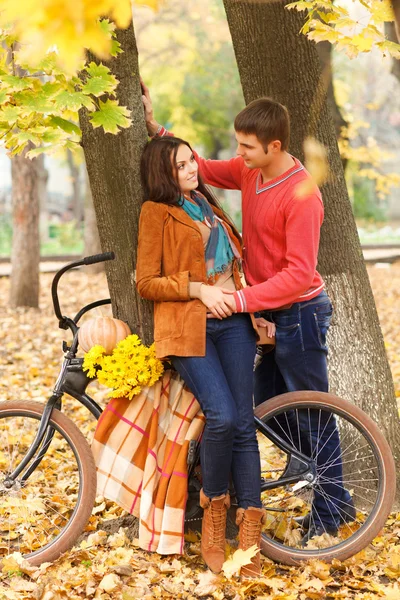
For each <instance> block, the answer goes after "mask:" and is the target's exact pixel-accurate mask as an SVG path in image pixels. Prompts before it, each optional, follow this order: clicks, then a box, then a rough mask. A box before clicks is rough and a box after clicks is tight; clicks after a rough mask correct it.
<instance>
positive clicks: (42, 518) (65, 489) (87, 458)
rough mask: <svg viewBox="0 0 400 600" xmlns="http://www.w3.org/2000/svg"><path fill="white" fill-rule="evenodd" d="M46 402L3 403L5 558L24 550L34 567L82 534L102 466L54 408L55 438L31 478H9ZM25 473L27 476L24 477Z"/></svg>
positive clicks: (0, 504) (0, 453) (0, 457)
mask: <svg viewBox="0 0 400 600" xmlns="http://www.w3.org/2000/svg"><path fill="white" fill-rule="evenodd" d="M43 410H44V404H39V403H38V402H30V401H15V402H1V403H0V540H1V542H0V560H1V558H2V557H4V556H6V555H7V554H11V553H12V552H20V553H21V554H22V555H23V557H24V558H25V559H26V560H28V561H29V562H30V563H31V564H32V565H40V564H41V563H42V562H48V561H49V562H51V561H53V560H55V559H56V558H58V557H59V556H60V554H62V553H63V552H65V551H66V550H68V549H69V548H70V547H71V546H72V545H73V544H74V542H75V541H76V539H77V538H78V537H79V535H80V534H81V533H82V531H83V529H84V527H85V525H86V523H87V521H88V519H89V517H90V514H91V512H92V508H93V505H94V500H95V496H96V467H95V464H94V460H93V456H92V453H91V450H90V447H89V445H88V443H87V442H86V440H85V438H84V437H83V435H82V434H81V432H80V431H79V429H78V428H77V427H76V425H74V423H73V422H72V421H70V419H68V418H67V417H66V416H65V415H63V414H62V413H61V412H60V411H58V410H53V413H52V416H51V419H50V423H49V425H50V427H52V428H53V429H54V436H53V438H52V440H51V441H50V442H49V443H48V444H47V448H41V449H40V450H39V451H38V452H40V451H41V450H43V451H45V453H44V456H43V459H42V460H41V462H40V464H38V466H37V467H36V469H35V470H34V471H33V473H32V474H31V475H30V476H29V478H28V479H27V480H26V481H25V482H23V481H22V480H21V476H19V477H18V478H17V480H16V481H15V482H14V485H13V486H12V487H11V488H7V487H6V486H5V485H4V480H5V479H6V477H7V475H8V474H9V473H11V472H12V471H13V470H14V469H15V468H16V467H17V466H18V464H19V463H20V462H21V460H22V459H23V457H24V456H25V454H26V453H27V451H28V449H29V447H30V445H31V443H32V441H33V439H34V438H35V435H36V433H37V429H38V425H39V421H40V419H41V417H42V414H43ZM22 475H23V473H22Z"/></svg>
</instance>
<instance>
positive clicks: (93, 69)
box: [85, 62, 115, 79]
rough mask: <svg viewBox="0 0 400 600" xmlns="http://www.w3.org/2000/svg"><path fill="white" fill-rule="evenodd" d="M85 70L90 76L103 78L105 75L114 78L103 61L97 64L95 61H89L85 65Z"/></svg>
mask: <svg viewBox="0 0 400 600" xmlns="http://www.w3.org/2000/svg"><path fill="white" fill-rule="evenodd" d="M85 71H87V73H89V75H90V76H91V77H102V78H103V79H107V77H111V78H112V79H115V77H114V76H113V75H111V73H110V69H109V68H108V67H106V66H105V65H103V63H100V64H99V65H97V64H96V63H95V62H91V63H90V64H89V65H88V66H87V67H86V69H85Z"/></svg>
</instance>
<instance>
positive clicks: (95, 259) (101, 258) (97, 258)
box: [82, 252, 115, 265]
mask: <svg viewBox="0 0 400 600" xmlns="http://www.w3.org/2000/svg"><path fill="white" fill-rule="evenodd" d="M114 258H115V254H114V252H104V253H103V254H93V256H86V258H83V259H82V261H83V264H84V265H94V264H96V263H99V262H105V261H106V260H114Z"/></svg>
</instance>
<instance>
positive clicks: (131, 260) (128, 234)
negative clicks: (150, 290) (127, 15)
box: [80, 24, 153, 343]
mask: <svg viewBox="0 0 400 600" xmlns="http://www.w3.org/2000/svg"><path fill="white" fill-rule="evenodd" d="M117 39H118V41H119V42H120V44H121V47H122V49H123V53H122V54H119V55H118V56H117V57H116V58H113V59H111V60H110V61H109V62H108V63H106V64H108V66H109V68H110V69H111V72H112V73H113V74H114V75H115V76H116V77H117V79H118V80H119V81H120V84H119V86H118V88H117V94H116V95H117V98H118V100H119V102H120V104H121V105H123V106H126V107H128V109H129V110H130V111H131V118H132V120H133V122H132V125H131V127H130V128H129V129H123V130H122V131H121V132H120V133H119V134H118V135H112V134H109V133H108V134H105V133H104V132H103V130H102V129H101V128H100V127H99V128H97V129H93V127H92V125H91V124H90V122H89V115H88V113H87V111H86V110H85V109H83V110H82V111H81V112H80V125H81V129H82V146H83V150H84V153H85V159H86V166H87V170H88V174H89V181H90V187H91V190H92V195H93V203H94V207H95V211H96V217H97V224H98V228H99V234H100V240H101V246H102V249H103V251H110V250H113V251H114V252H115V254H116V260H115V261H110V262H108V263H106V273H107V279H108V284H109V288H110V296H111V300H112V306H113V313H114V315H115V316H116V317H118V318H120V319H123V320H125V321H127V322H128V323H129V325H130V327H131V329H132V331H134V332H136V333H137V334H138V335H139V336H140V337H141V338H142V340H144V341H145V342H146V343H149V342H150V341H151V340H152V335H153V328H152V305H151V304H150V303H149V302H146V301H144V300H142V299H141V298H140V297H139V296H138V294H137V293H136V285H135V265H136V252H137V237H138V219H139V213H140V209H141V205H142V198H143V193H142V188H141V184H140V169H139V164H140V157H141V154H142V151H143V148H144V146H145V144H146V140H147V133H146V126H145V122H144V115H143V106H142V99H141V89H140V82H139V67H138V53H137V47H136V40H135V34H134V30H133V25H132V24H131V25H130V27H128V29H125V30H118V31H117ZM88 60H89V62H90V61H95V62H98V59H97V58H96V57H94V56H93V55H89V57H88ZM103 100H104V98H103Z"/></svg>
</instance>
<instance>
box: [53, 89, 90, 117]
mask: <svg viewBox="0 0 400 600" xmlns="http://www.w3.org/2000/svg"><path fill="white" fill-rule="evenodd" d="M54 103H55V106H56V107H57V108H59V109H68V110H72V111H74V112H77V111H78V110H79V109H80V108H82V106H84V107H85V108H87V109H88V110H93V109H94V104H93V101H92V100H91V99H90V98H89V96H87V95H86V94H83V93H82V92H70V91H68V90H64V91H63V92H61V93H60V94H58V95H57V96H56V97H55V98H54Z"/></svg>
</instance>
